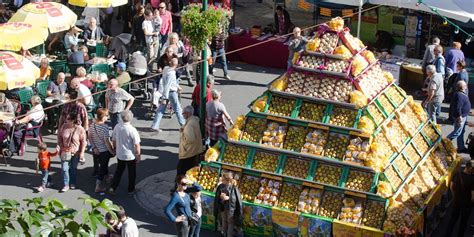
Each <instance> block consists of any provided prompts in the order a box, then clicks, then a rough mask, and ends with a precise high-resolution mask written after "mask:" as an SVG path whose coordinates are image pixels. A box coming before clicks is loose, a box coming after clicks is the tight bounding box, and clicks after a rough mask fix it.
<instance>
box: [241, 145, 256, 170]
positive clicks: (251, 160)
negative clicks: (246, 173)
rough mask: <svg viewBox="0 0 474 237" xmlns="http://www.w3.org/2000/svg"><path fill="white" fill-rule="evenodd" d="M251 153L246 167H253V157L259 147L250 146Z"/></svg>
mask: <svg viewBox="0 0 474 237" xmlns="http://www.w3.org/2000/svg"><path fill="white" fill-rule="evenodd" d="M249 149H250V150H249V154H248V156H247V163H246V164H245V166H244V167H245V168H252V164H253V157H254V156H255V153H256V152H257V148H255V147H252V148H249Z"/></svg>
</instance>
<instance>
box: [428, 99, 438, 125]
mask: <svg viewBox="0 0 474 237" xmlns="http://www.w3.org/2000/svg"><path fill="white" fill-rule="evenodd" d="M427 107H428V108H427V110H428V111H427V112H428V118H429V119H430V120H431V121H433V122H434V123H436V116H437V115H438V114H439V112H441V102H430V103H428V106H427Z"/></svg>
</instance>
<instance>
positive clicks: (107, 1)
mask: <svg viewBox="0 0 474 237" xmlns="http://www.w3.org/2000/svg"><path fill="white" fill-rule="evenodd" d="M127 2H128V1H127V0H69V4H71V5H74V6H79V7H98V8H108V7H118V6H122V5H125V4H127Z"/></svg>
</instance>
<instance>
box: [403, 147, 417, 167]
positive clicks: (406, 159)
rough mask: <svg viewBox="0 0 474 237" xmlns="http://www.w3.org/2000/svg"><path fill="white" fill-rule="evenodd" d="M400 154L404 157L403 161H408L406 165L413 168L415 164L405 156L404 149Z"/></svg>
mask: <svg viewBox="0 0 474 237" xmlns="http://www.w3.org/2000/svg"><path fill="white" fill-rule="evenodd" d="M400 155H401V156H403V159H405V161H406V162H407V163H408V165H409V166H410V167H411V168H412V169H413V168H415V164H413V163H412V162H411V160H410V159H408V158H407V157H406V155H405V151H403V152H402V153H400Z"/></svg>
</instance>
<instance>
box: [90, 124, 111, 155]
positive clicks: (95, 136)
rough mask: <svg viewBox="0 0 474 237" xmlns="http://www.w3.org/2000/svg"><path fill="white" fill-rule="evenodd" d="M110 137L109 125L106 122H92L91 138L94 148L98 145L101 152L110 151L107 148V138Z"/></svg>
mask: <svg viewBox="0 0 474 237" xmlns="http://www.w3.org/2000/svg"><path fill="white" fill-rule="evenodd" d="M109 138H110V133H109V127H108V126H107V125H106V124H96V123H93V124H91V126H90V128H89V140H90V143H91V145H92V148H93V149H95V148H96V147H97V148H98V149H99V152H106V151H108V150H109V149H107V145H106V143H105V139H109Z"/></svg>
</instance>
